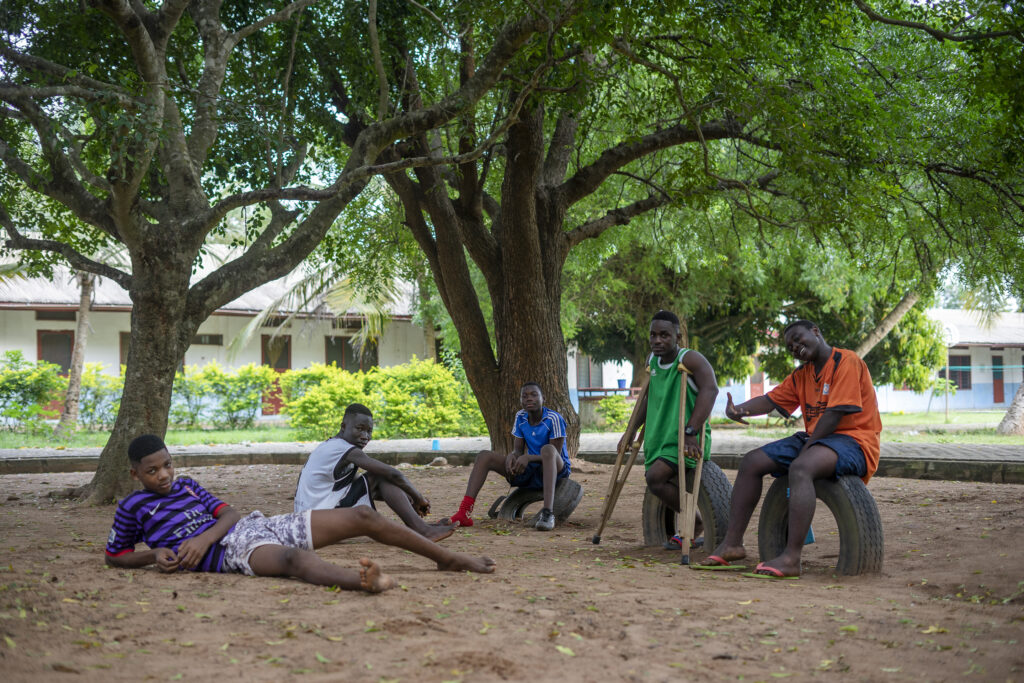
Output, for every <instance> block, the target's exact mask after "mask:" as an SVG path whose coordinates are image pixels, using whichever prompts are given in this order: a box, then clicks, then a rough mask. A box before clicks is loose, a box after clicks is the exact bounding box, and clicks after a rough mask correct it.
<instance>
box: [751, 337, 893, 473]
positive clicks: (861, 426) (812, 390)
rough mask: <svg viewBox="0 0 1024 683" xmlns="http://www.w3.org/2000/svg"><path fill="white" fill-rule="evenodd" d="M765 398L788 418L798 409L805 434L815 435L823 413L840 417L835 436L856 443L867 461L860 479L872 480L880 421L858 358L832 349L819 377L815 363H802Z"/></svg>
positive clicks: (868, 376)
mask: <svg viewBox="0 0 1024 683" xmlns="http://www.w3.org/2000/svg"><path fill="white" fill-rule="evenodd" d="M767 397H768V399H769V400H770V401H771V402H772V403H774V404H775V405H776V406H778V408H779V409H780V410H781V411H782V412H783V413H785V414H787V415H788V414H790V413H792V412H793V411H794V410H796V409H797V408H800V409H801V411H802V412H803V417H804V429H805V430H806V431H807V433H808V434H813V433H814V426H815V425H816V424H817V423H818V419H819V418H821V416H822V415H823V414H824V413H825V411H826V410H834V411H838V412H841V413H843V416H842V418H840V420H839V425H838V426H837V427H836V431H835V432H834V433H835V434H846V435H847V436H849V437H851V438H853V440H854V441H856V442H857V444H858V445H859V446H860V449H861V451H863V452H864V460H866V461H867V474H865V475H864V477H862V478H863V479H864V483H865V484H866V483H867V482H868V480H869V479H871V475H873V474H874V473H875V471H876V470H877V469H878V455H879V451H880V450H881V447H880V439H879V434H881V432H882V418H881V417H880V416H879V414H878V399H877V398H876V397H875V387H874V385H873V384H872V383H871V373H870V372H868V366H867V365H866V364H865V363H864V361H863V360H861V358H860V357H859V356H858V355H857V354H855V353H854V352H853V351H848V350H846V349H837V348H835V347H833V348H832V356H831V357H830V358H829V359H828V361H826V363H825V366H824V367H823V368H822V369H821V372H820V373H816V372H815V371H814V363H804V364H803V365H801V366H800V367H799V368H797V369H796V370H795V371H794V372H793V373H792V374H790V376H789V377H787V378H786V379H785V380H783V382H782V384H780V385H779V386H777V387H775V388H774V389H772V390H771V391H769V392H768V394H767Z"/></svg>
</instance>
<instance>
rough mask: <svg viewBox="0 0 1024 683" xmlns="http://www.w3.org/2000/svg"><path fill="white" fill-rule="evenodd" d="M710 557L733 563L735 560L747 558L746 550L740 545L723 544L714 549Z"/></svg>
mask: <svg viewBox="0 0 1024 683" xmlns="http://www.w3.org/2000/svg"><path fill="white" fill-rule="evenodd" d="M711 555H714V556H716V557H720V558H722V559H723V560H725V561H726V562H735V561H736V560H742V559H743V558H745V557H746V556H747V549H746V548H744V547H743V546H741V545H725V544H724V543H723V544H722V545H720V546H718V547H717V548H715V549H714V551H713V552H712V553H711V554H710V555H708V557H711Z"/></svg>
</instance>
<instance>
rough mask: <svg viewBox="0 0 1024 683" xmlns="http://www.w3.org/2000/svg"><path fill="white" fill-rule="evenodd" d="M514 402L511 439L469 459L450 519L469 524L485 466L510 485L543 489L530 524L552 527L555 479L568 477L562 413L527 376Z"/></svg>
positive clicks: (567, 457) (569, 468) (546, 529)
mask: <svg viewBox="0 0 1024 683" xmlns="http://www.w3.org/2000/svg"><path fill="white" fill-rule="evenodd" d="M519 403H520V405H521V406H522V407H523V408H522V410H520V411H519V412H517V413H516V417H515V422H514V424H513V426H512V436H514V437H515V443H514V445H513V447H512V452H511V453H509V454H508V455H505V454H503V453H496V452H494V451H480V453H479V454H478V455H477V456H476V461H475V462H474V463H473V471H472V472H470V475H469V483H468V484H467V485H466V495H465V497H463V499H462V503H461V504H460V505H459V511H458V512H456V513H455V514H454V515H452V516H451V521H452V522H453V523H455V524H458V525H459V526H473V520H472V518H471V517H470V516H469V515H470V513H471V512H473V505H474V503H476V496H477V494H479V493H480V489H481V488H483V485H484V481H486V480H487V474H488V473H489V472H497V473H498V474H500V475H502V476H503V477H505V478H506V479H507V480H508V483H509V484H511V485H512V486H516V487H520V488H530V489H543V491H544V507H543V508H542V509H541V511H540V514H539V515H538V516H537V523H536V525H535V526H534V528H535V529H537V530H539V531H551V530H552V529H554V528H555V514H554V512H553V511H552V509H553V508H554V504H555V484H556V483H557V482H558V480H559V479H564V478H565V477H568V476H569V474H570V472H572V468H571V467H570V465H569V452H568V450H567V449H566V447H565V419H564V418H563V417H562V416H561V415H559V414H558V413H556V412H555V411H554V410H551V409H550V408H545V407H544V394H543V392H542V391H541V388H540V385H539V384H537V383H536V382H527V383H526V384H524V385H523V386H522V388H520V390H519Z"/></svg>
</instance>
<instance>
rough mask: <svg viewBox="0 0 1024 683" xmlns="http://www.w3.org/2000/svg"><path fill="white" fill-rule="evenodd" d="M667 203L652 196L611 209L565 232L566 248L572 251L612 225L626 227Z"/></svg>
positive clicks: (663, 198) (667, 199)
mask: <svg viewBox="0 0 1024 683" xmlns="http://www.w3.org/2000/svg"><path fill="white" fill-rule="evenodd" d="M669 201H670V198H669V197H668V196H667V195H661V196H653V195H652V196H650V197H648V198H647V199H641V200H640V201H638V202H633V203H632V204H629V205H627V206H623V207H620V208H618V209H612V210H611V211H609V212H608V213H606V214H605V215H604V216H602V217H601V218H598V219H597V220H593V221H589V222H587V223H584V224H583V225H580V226H579V227H576V228H573V229H572V230H570V231H569V232H567V233H566V234H565V238H566V241H567V242H568V245H569V246H568V248H569V249H572V248H573V247H575V246H576V245H577V244H579V243H580V242H582V241H583V240H586V239H590V238H592V237H597V236H598V235H600V234H601V233H602V232H604V231H605V230H607V229H608V228H610V227H612V226H613V225H626V224H627V223H629V222H630V221H631V220H633V218H635V217H636V216H639V215H640V214H642V213H646V212H648V211H650V210H651V209H655V208H657V207H659V206H663V205H665V204H667V203H668V202H669Z"/></svg>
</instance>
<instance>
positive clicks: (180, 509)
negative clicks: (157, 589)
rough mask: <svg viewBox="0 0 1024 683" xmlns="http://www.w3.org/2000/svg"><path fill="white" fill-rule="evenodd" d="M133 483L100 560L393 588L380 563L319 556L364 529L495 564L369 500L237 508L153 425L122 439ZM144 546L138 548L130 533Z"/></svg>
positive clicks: (446, 565) (410, 546)
mask: <svg viewBox="0 0 1024 683" xmlns="http://www.w3.org/2000/svg"><path fill="white" fill-rule="evenodd" d="M128 459H129V460H130V461H131V476H132V479H135V480H136V481H138V482H140V483H141V484H142V486H143V488H142V489H141V490H138V491H135V492H134V493H131V494H129V495H128V496H126V497H125V498H124V499H122V500H121V501H120V502H119V503H118V504H117V511H116V512H115V514H114V525H113V527H112V528H111V529H110V535H109V536H108V537H107V547H106V561H107V564H109V565H111V566H114V567H121V568H126V569H133V568H139V567H145V566H147V565H151V564H156V565H157V567H158V568H159V569H160V571H162V572H176V571H181V570H190V571H207V572H237V573H241V574H247V575H249V576H288V577H292V578H296V579H302V580H303V581H307V582H309V583H313V584H317V585H321V586H338V587H339V588H343V589H346V590H364V591H367V592H370V593H379V592H381V591H385V590H388V589H389V588H394V586H395V585H396V583H395V580H394V579H393V578H392V577H390V576H388V575H387V574H384V573H383V572H382V571H381V568H380V566H379V565H377V563H375V562H373V561H372V560H369V559H368V558H365V557H364V558H361V559H360V560H359V564H360V568H359V569H358V570H357V569H348V568H345V567H339V566H337V565H335V564H332V563H330V562H325V561H324V560H322V559H320V558H319V557H318V556H317V555H316V553H315V552H313V551H314V550H315V549H316V548H322V547H324V546H326V545H333V544H335V543H338V542H339V541H342V540H344V539H346V538H354V537H356V536H369V537H370V538H372V539H373V540H375V541H378V542H379V543H386V544H388V545H393V546H397V547H399V548H404V549H406V550H409V551H411V552H414V553H416V554H418V555H422V556H424V557H427V558H429V559H431V560H433V561H434V562H436V563H437V568H438V569H439V570H445V571H474V572H481V573H485V574H486V573H490V572H493V571H494V561H493V560H491V559H490V558H487V557H470V556H468V555H465V554H463V553H455V552H452V551H450V550H447V549H445V548H444V547H443V546H441V545H438V544H437V543H434V542H433V541H430V540H428V539H426V538H424V537H423V536H421V535H420V534H418V533H416V532H415V531H412V530H411V529H407V528H406V527H404V526H402V525H400V524H395V523H394V522H391V521H389V520H386V519H384V518H383V517H381V516H380V514H378V513H377V512H376V511H375V510H373V509H372V508H370V507H365V506H360V507H355V508H334V509H331V510H304V511H302V512H293V513H290V514H287V515H275V516H273V517H265V516H264V515H263V514H261V513H260V512H258V511H257V512H253V513H251V514H250V515H248V516H247V517H245V518H243V517H242V516H241V515H240V514H239V513H238V512H237V511H235V510H234V509H233V508H232V507H231V506H230V505H228V504H227V503H224V502H222V501H220V500H218V499H217V498H216V497H215V496H213V495H212V494H211V493H210V492H209V491H207V490H206V489H204V488H203V487H202V486H200V485H199V483H198V482H196V481H195V480H194V479H190V478H188V477H180V478H175V476H174V465H173V464H172V463H171V454H170V453H168V452H167V447H166V446H165V445H164V442H163V440H161V439H160V437H158V436H154V435H152V434H145V435H143V436H140V437H138V438H136V439H134V440H133V441H132V442H131V444H130V445H129V446H128ZM140 542H141V543H145V544H146V545H148V546H149V550H145V551H141V552H135V546H136V544H137V543H140Z"/></svg>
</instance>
